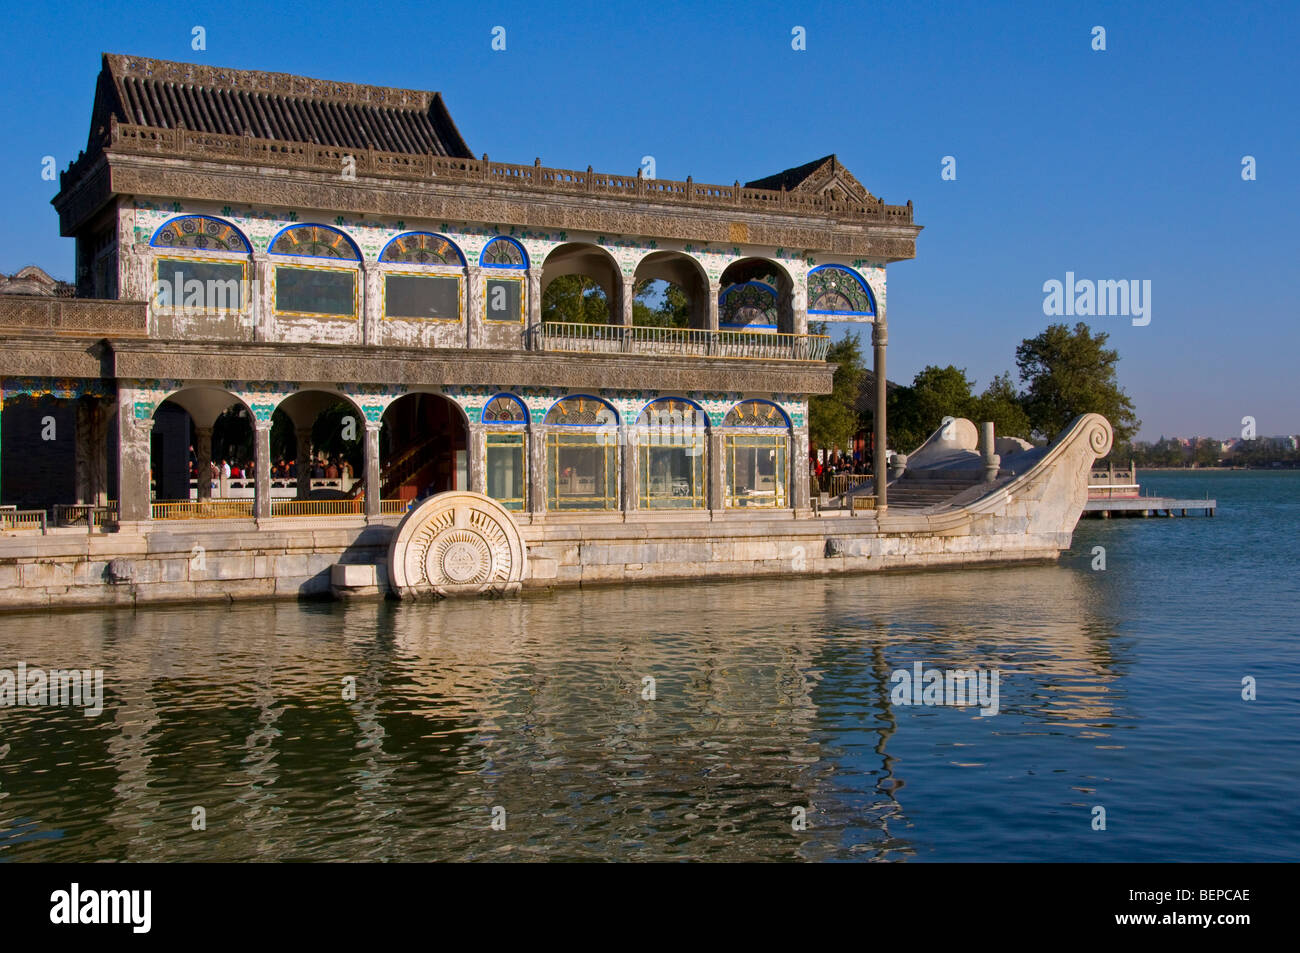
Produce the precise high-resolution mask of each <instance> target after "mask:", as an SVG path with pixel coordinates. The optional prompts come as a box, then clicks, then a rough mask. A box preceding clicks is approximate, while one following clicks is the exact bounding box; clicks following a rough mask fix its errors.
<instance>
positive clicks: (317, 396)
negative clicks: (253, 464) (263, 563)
mask: <svg viewBox="0 0 1300 953" xmlns="http://www.w3.org/2000/svg"><path fill="white" fill-rule="evenodd" d="M365 435H366V418H365V416H364V415H363V414H362V413H361V411H360V410H358V409H357V408H356V406H355V405H354V404H353V403H352V402H351V401H349V400H346V399H345V398H343V397H341V396H340V395H338V394H336V393H334V392H332V391H323V390H303V391H298V392H297V393H294V394H293V395H291V396H289V397H286V398H285V399H284V400H283V401H281V402H280V405H279V406H278V407H277V408H276V410H275V413H274V415H272V417H271V498H272V500H273V501H274V503H273V505H272V514H273V515H275V516H290V515H296V516H306V515H316V514H337V513H344V512H349V513H360V512H361V502H362V501H363V500H364V499H365V480H364V476H365ZM328 501H352V504H353V505H351V506H341V505H325V504H326V503H327V502H328Z"/></svg>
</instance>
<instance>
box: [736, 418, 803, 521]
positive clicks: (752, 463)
mask: <svg viewBox="0 0 1300 953" xmlns="http://www.w3.org/2000/svg"><path fill="white" fill-rule="evenodd" d="M723 426H725V427H734V428H736V430H735V431H733V432H730V433H726V434H724V435H723V446H724V449H725V453H726V460H725V461H724V467H725V470H726V476H725V481H724V482H725V486H724V499H723V503H724V505H726V506H732V507H736V506H765V507H781V506H786V505H787V504H786V501H787V499H788V498H789V495H788V491H789V484H790V421H789V419H788V418H787V417H786V416H785V412H784V411H782V410H781V408H779V407H777V406H776V405H775V404H773V403H771V402H770V401H765V400H746V401H742V402H741V403H739V404H737V405H736V406H735V407H732V408H731V410H729V411H728V412H727V416H726V417H725V418H724V419H723Z"/></svg>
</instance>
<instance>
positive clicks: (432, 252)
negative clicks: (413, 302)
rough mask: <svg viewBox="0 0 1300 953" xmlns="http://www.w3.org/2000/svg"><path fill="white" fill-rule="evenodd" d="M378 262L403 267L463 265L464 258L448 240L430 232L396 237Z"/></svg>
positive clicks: (410, 233) (409, 233)
mask: <svg viewBox="0 0 1300 953" xmlns="http://www.w3.org/2000/svg"><path fill="white" fill-rule="evenodd" d="M379 260H380V261H391V262H396V263H400V264H405V265H457V266H459V265H463V264H465V258H464V256H463V255H461V253H460V249H459V248H457V247H456V246H455V245H454V244H452V242H451V241H450V240H449V239H446V238H443V237H442V236H441V235H435V234H433V233H432V232H407V233H406V234H405V235H398V236H397V237H396V238H394V239H393V240H392V241H391V242H389V243H388V244H387V245H386V246H385V247H384V250H383V252H382V253H381V254H380V255H379Z"/></svg>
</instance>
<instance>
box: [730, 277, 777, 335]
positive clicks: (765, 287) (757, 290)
mask: <svg viewBox="0 0 1300 953" xmlns="http://www.w3.org/2000/svg"><path fill="white" fill-rule="evenodd" d="M776 324H777V295H776V289H775V288H773V287H772V286H771V285H769V284H768V283H767V282H764V281H745V282H741V283H740V284H735V285H731V286H730V287H728V288H727V289H726V290H725V291H723V292H722V296H721V299H720V301H719V303H718V327H720V328H732V329H749V330H763V331H769V330H770V331H775V330H776Z"/></svg>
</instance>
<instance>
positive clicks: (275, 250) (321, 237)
mask: <svg viewBox="0 0 1300 953" xmlns="http://www.w3.org/2000/svg"><path fill="white" fill-rule="evenodd" d="M271 254H273V255H303V256H306V257H308V258H336V259H339V260H340V261H360V260H361V256H360V255H359V254H357V250H356V247H355V246H354V245H353V244H352V242H351V241H350V240H349V239H348V237H347V236H346V235H344V234H343V233H342V232H340V231H339V230H338V229H336V228H330V227H329V226H328V225H297V226H295V227H293V228H286V229H285V230H284V231H283V232H281V233H280V237H279V238H277V239H276V240H275V241H274V242H272V243H271Z"/></svg>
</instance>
